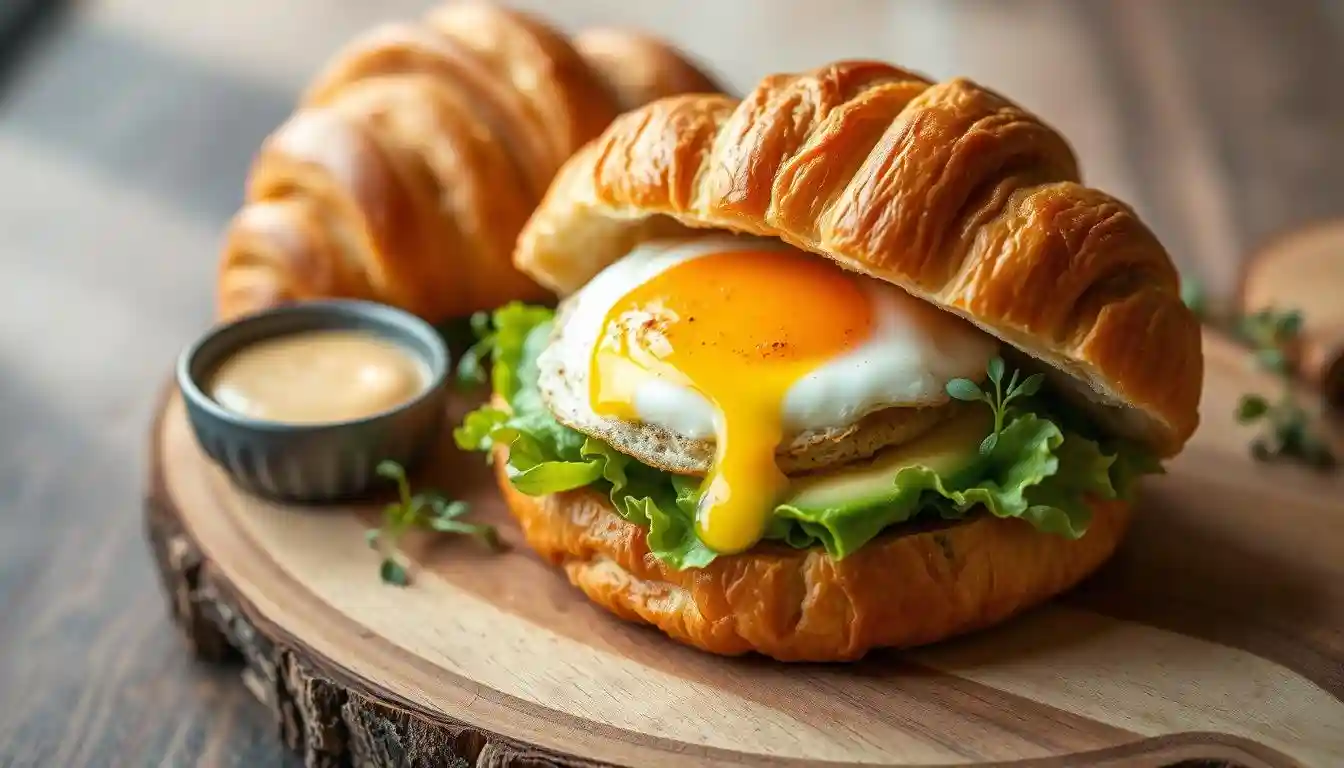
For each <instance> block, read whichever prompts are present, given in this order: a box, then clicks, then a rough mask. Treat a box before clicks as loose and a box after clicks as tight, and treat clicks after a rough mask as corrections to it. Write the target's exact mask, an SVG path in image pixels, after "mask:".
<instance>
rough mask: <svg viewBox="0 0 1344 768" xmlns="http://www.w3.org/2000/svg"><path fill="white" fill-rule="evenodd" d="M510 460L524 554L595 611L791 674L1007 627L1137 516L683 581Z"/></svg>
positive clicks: (984, 518) (588, 508)
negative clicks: (765, 660)
mask: <svg viewBox="0 0 1344 768" xmlns="http://www.w3.org/2000/svg"><path fill="white" fill-rule="evenodd" d="M505 458H506V455H505V454H504V453H503V452H502V450H501V452H500V453H499V454H497V455H496V461H495V466H496V468H497V469H496V472H497V477H498V481H499V487H500V490H501V491H502V492H503V494H504V498H505V500H506V501H507V503H508V505H509V509H510V511H511V512H512V514H513V516H514V517H515V518H516V519H517V520H518V522H519V523H520V524H521V525H522V529H523V532H524V534H525V536H526V537H527V542H528V544H529V545H530V546H531V547H532V549H534V550H536V551H537V553H538V554H540V555H541V556H542V557H543V558H544V559H546V560H548V561H550V562H551V563H553V564H555V565H558V566H560V567H562V568H563V569H564V571H565V573H566V574H567V575H568V577H569V580H570V581H571V582H572V583H573V584H574V585H575V586H577V587H578V588H579V589H581V590H583V592H584V594H586V595H587V596H588V597H589V598H590V599H592V600H593V601H594V602H596V603H597V604H599V605H601V606H603V607H604V608H606V609H607V610H609V611H611V612H612V613H614V614H616V615H617V616H620V617H621V618H623V619H626V620H629V621H636V622H643V623H648V624H652V625H653V626H655V627H657V628H658V629H660V630H662V631H663V632H664V633H666V634H667V635H669V636H671V637H672V638H674V639H676V640H678V641H680V642H683V643H687V644H689V645H693V646H695V647H698V648H701V649H703V650H706V651H710V652H713V653H718V654H725V655H736V654H742V653H747V652H750V651H755V652H757V653H761V654H765V655H767V656H771V657H773V658H776V659H779V660H782V661H846V660H852V659H857V658H859V657H861V656H863V655H864V654H865V653H867V652H868V651H870V650H873V649H876V648H901V647H910V646H915V645H922V644H926V643H932V642H936V641H938V640H942V639H945V638H948V637H952V636H954V635H958V634H962V633H965V632H970V631H973V630H976V629H981V628H984V627H988V626H990V625H993V624H996V623H999V622H1002V621H1004V620H1006V619H1008V618H1009V617H1011V616H1013V615H1014V614H1017V613H1019V612H1021V611H1022V610H1024V609H1026V608H1029V607H1031V606H1033V605H1036V604H1039V603H1040V602H1042V601H1044V600H1046V599H1048V598H1050V597H1052V596H1054V595H1057V594H1059V593H1060V592H1062V591H1064V590H1066V589H1068V588H1069V587H1071V586H1072V585H1074V584H1075V583H1077V582H1078V581H1079V580H1081V579H1082V578H1083V577H1085V576H1087V575H1088V574H1089V573H1091V572H1092V571H1094V570H1096V569H1097V568H1098V567H1099V566H1100V565H1101V564H1102V563H1104V562H1105V561H1106V560H1107V559H1108V558H1109V557H1110V556H1111V554H1112V553H1113V552H1114V550H1115V548H1116V545H1117V544H1118V543H1119V542H1120V540H1121V539H1122V537H1123V535H1124V533H1125V530H1126V528H1127V527H1128V524H1129V520H1130V508H1129V506H1128V505H1126V504H1124V503H1120V502H1098V503H1096V504H1094V505H1093V512H1094V516H1093V519H1092V524H1091V527H1090V528H1089V529H1088V532H1087V534H1086V535H1085V536H1083V537H1082V538H1080V539H1077V540H1070V539H1065V538H1063V537H1061V536H1056V535H1053V534H1045V533H1041V532H1039V531H1037V530H1035V529H1034V528H1032V527H1031V525H1030V524H1029V523H1026V522H1023V521H1021V520H1003V519H999V518H996V517H992V516H989V515H981V516H978V517H973V518H971V519H970V520H968V521H966V522H962V523H958V524H954V525H949V526H944V527H938V528H925V529H915V528H914V527H913V526H910V527H906V529H905V530H904V531H899V529H898V531H899V532H896V533H888V534H886V535H884V536H881V537H879V538H878V539H875V540H874V541H872V542H870V543H869V544H868V545H867V546H864V547H862V548H861V549H859V550H858V551H857V552H855V553H854V554H852V555H850V556H849V557H846V558H845V559H843V560H839V561H837V560H833V559H831V558H830V557H829V556H828V555H827V554H826V553H825V552H824V551H822V550H818V549H812V550H795V549H789V548H787V547H782V546H776V545H766V546H758V547H756V548H754V549H752V550H751V551H749V552H747V553H745V554H741V555H733V556H727V557H720V558H718V559H716V560H715V561H714V562H713V563H711V564H710V565H709V566H708V567H706V568H704V569H699V570H686V571H676V570H673V569H671V568H669V567H667V566H665V565H663V564H662V563H661V562H659V561H658V560H656V559H654V558H653V557H651V556H650V555H649V552H648V547H647V544H646V542H645V539H644V529H643V528H641V527H639V526H637V525H634V524H632V523H628V522H626V521H625V520H622V519H621V518H620V517H618V516H617V515H616V514H615V512H614V511H612V508H611V504H610V502H609V501H608V500H607V499H606V498H605V497H604V496H603V495H602V494H600V493H598V492H596V491H593V490H591V489H587V488H585V489H580V490H577V491H569V492H566V493H559V494H552V495H548V496H539V497H532V496H527V495H525V494H522V493H520V492H518V491H517V490H515V489H514V488H513V486H512V485H511V484H510V483H509V481H508V480H507V478H506V477H505V474H504V467H505Z"/></svg>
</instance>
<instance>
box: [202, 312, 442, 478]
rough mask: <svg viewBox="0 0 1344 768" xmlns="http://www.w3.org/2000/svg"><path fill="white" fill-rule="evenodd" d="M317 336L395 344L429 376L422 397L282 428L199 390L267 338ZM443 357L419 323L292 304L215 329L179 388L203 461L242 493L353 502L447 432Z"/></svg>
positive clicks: (403, 316)
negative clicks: (334, 333) (366, 335)
mask: <svg viewBox="0 0 1344 768" xmlns="http://www.w3.org/2000/svg"><path fill="white" fill-rule="evenodd" d="M315 330H361V331H368V332H372V333H375V334H378V335H380V336H382V337H384V338H386V339H388V340H390V341H393V342H395V343H397V344H400V345H401V346H402V348H403V349H405V350H406V351H407V352H409V353H410V354H412V355H415V356H417V357H418V358H419V359H420V360H422V361H423V362H424V363H425V365H426V367H427V369H428V373H429V380H428V382H427V385H426V387H425V388H424V390H423V391H422V392H421V393H420V394H419V395H417V396H416V397H414V398H413V399H411V400H409V401H408V402H406V403H403V404H401V405H399V406H397V407H395V408H393V409H391V410H387V411H383V412H382V413H378V414H375V415H373V416H369V417H366V418H361V419H355V420H352V421H339V422H330V423H322V424H285V423H278V422H271V421H262V420H258V419H254V418H251V417H248V416H244V415H241V414H239V413H236V412H234V411H231V410H228V409H226V408H224V407H223V406H221V405H220V404H219V403H217V402H215V401H214V400H213V399H211V398H210V396H209V395H207V394H206V392H205V387H206V382H208V381H209V379H210V377H211V376H212V375H213V373H214V371H215V369H216V368H217V367H218V366H219V365H220V364H221V363H223V362H224V360H225V359H227V358H228V357H229V356H230V355H231V354H233V353H234V352H236V351H238V350H240V349H242V348H243V347H245V346H247V345H249V344H253V343H256V342H258V341H262V340H264V339H270V338H274V337H276V336H283V335H286V334H291V333H301V332H304V331H315ZM448 366H449V355H448V349H447V346H446V345H445V344H444V341H443V337H442V336H440V334H439V332H438V331H437V330H435V328H434V327H433V326H431V325H430V324H428V323H426V322H425V321H423V320H421V319H420V318H418V317H416V316H414V315H412V314H410V313H407V312H404V311H402V310H399V309H395V308H393V307H389V306H386V305H383V304H376V303H372V302H366V301H354V300H344V299H342V300H330V301H312V302H304V303H298V304H289V305H285V306H281V307H277V308H274V309H269V310H263V311H261V312H258V313H255V314H251V315H248V316H246V317H243V318H240V319H238V320H235V321H233V322H230V323H227V324H224V325H220V326H218V327H216V328H214V329H213V330H211V331H210V332H209V333H207V334H206V335H205V336H203V337H202V338H201V339H200V340H198V341H197V342H196V343H194V344H192V345H191V346H190V347H188V348H187V349H186V350H185V351H184V352H183V353H182V355H181V357H180V358H179V360H178V364H177V384H178V387H179V389H181V391H182V396H183V398H185V400H186V406H187V415H188V417H189V419H190V421H191V427H192V430H193V431H194V432H195V434H196V439H197V441H198V442H199V443H200V445H201V447H202V448H203V449H204V450H205V452H206V454H208V455H209V456H210V458H211V459H213V460H214V461H215V462H217V463H218V464H219V465H220V466H221V467H223V468H224V469H225V470H226V471H228V473H229V474H230V475H232V477H233V479H234V480H235V481H236V482H237V483H238V484H239V485H240V486H242V487H244V488H245V489H247V490H248V491H250V492H252V493H255V494H257V495H260V496H265V497H268V498H272V499H279V500H284V501H291V502H314V503H315V502H327V501H335V500H340V499H345V498H350V497H352V496H357V495H360V494H362V493H364V492H365V491H368V490H370V489H371V488H372V487H373V486H374V485H375V484H380V483H381V478H380V476H379V475H378V474H377V473H376V471H375V469H376V467H377V466H378V464H379V462H381V461H383V460H388V459H390V460H392V461H396V462H398V463H399V464H401V465H402V466H403V467H405V468H406V469H407V470H410V468H411V467H412V465H414V464H415V463H416V462H417V461H419V460H420V459H421V458H422V457H423V455H424V453H425V452H426V451H427V450H428V449H429V448H430V447H431V446H432V445H433V444H434V442H435V441H436V439H437V438H438V437H439V434H440V430H441V429H442V427H443V420H444V409H445V405H446V402H445V401H446V398H447V395H448Z"/></svg>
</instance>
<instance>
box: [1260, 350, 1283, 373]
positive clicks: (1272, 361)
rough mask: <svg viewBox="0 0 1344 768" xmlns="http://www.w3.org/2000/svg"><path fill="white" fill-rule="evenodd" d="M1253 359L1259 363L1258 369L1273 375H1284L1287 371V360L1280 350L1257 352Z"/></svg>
mask: <svg viewBox="0 0 1344 768" xmlns="http://www.w3.org/2000/svg"><path fill="white" fill-rule="evenodd" d="M1255 359H1256V360H1257V361H1259V363H1260V367H1262V368H1264V369H1265V370H1267V371H1272V372H1274V373H1286V372H1287V371H1288V359H1287V358H1286V357H1285V356H1284V354H1283V350H1281V349H1261V350H1257V351H1256V353H1255Z"/></svg>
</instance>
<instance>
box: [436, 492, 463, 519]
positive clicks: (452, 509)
mask: <svg viewBox="0 0 1344 768" xmlns="http://www.w3.org/2000/svg"><path fill="white" fill-rule="evenodd" d="M469 509H471V507H470V506H469V505H468V504H467V502H465V501H460V500H459V501H447V500H445V499H443V498H442V497H440V498H438V499H436V500H435V502H434V516H435V517H436V518H438V519H440V520H452V519H454V518H458V517H461V516H463V515H465V514H466V513H467V511H468V510H469Z"/></svg>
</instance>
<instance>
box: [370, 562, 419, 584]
mask: <svg viewBox="0 0 1344 768" xmlns="http://www.w3.org/2000/svg"><path fill="white" fill-rule="evenodd" d="M378 575H379V577H381V578H382V580H383V582H384V583H387V584H393V585H396V586H398V587H404V586H406V585H407V584H409V583H410V581H411V580H410V576H409V574H407V573H406V566H404V565H402V564H401V563H399V562H397V561H396V559H395V558H391V557H388V558H384V559H383V563H382V565H381V566H379V568H378Z"/></svg>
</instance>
